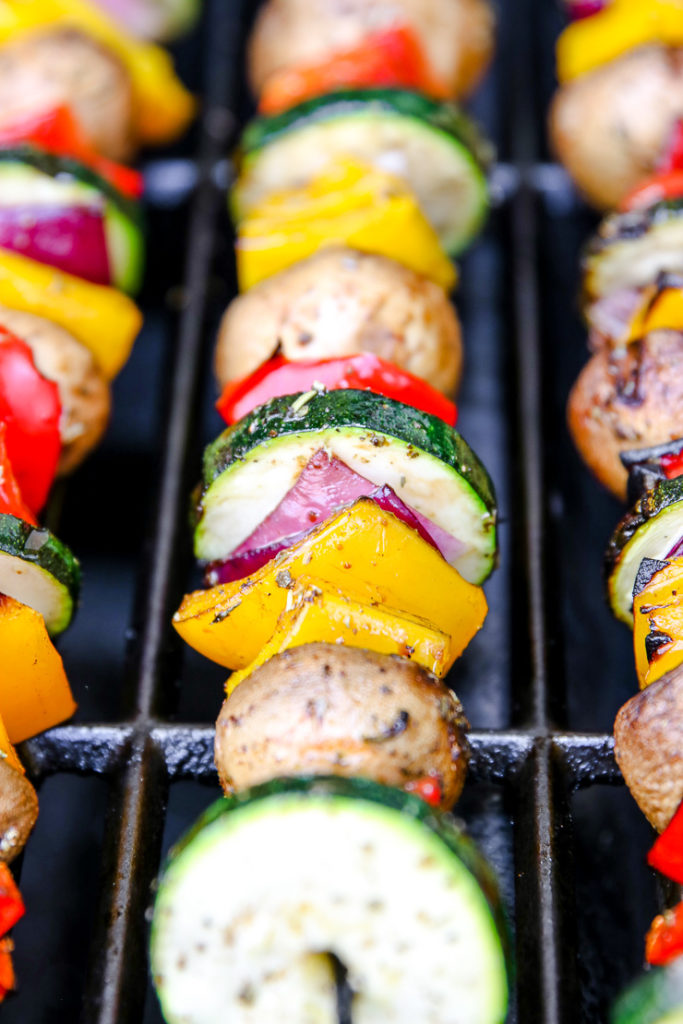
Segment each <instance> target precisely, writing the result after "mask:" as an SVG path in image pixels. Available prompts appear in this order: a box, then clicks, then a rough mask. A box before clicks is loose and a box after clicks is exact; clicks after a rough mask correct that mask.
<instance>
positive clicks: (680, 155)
mask: <svg viewBox="0 0 683 1024" xmlns="http://www.w3.org/2000/svg"><path fill="white" fill-rule="evenodd" d="M657 171H658V172H659V173H660V174H670V173H671V172H672V171H683V120H681V119H679V120H678V121H676V122H675V123H674V126H673V128H672V129H671V135H670V136H669V143H668V145H667V147H666V152H665V153H664V156H663V157H662V159H661V160H660V162H659V166H658V167H657Z"/></svg>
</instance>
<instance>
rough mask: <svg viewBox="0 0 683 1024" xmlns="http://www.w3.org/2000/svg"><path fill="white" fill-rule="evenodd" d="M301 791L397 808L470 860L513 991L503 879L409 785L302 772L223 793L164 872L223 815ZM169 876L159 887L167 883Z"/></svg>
mask: <svg viewBox="0 0 683 1024" xmlns="http://www.w3.org/2000/svg"><path fill="white" fill-rule="evenodd" d="M299 794H300V795H301V797H302V799H305V798H306V797H307V796H318V797H324V798H326V799H329V800H330V801H333V800H334V799H335V798H342V799H357V800H361V801H364V802H366V803H368V802H369V803H376V804H380V805H381V806H383V807H389V808H392V809H393V810H395V811H398V812H399V813H401V814H404V815H406V817H408V818H412V819H416V820H417V821H419V822H421V823H422V824H423V825H424V826H425V827H426V828H428V829H429V830H430V831H432V832H434V833H436V835H437V836H438V838H439V839H440V840H441V842H442V843H444V845H445V846H446V847H447V848H448V850H450V852H451V853H453V854H454V855H455V856H456V857H457V858H458V859H459V860H461V861H462V863H463V864H464V865H465V867H466V868H467V870H468V871H469V873H470V874H471V875H472V876H473V877H474V879H475V880H476V882H477V884H478V885H479V887H480V889H481V891H482V893H483V894H484V897H485V899H486V902H487V904H488V907H489V910H490V912H491V915H492V917H493V921H494V925H495V927H496V931H497V932H498V936H499V938H500V941H501V945H502V948H503V954H504V959H505V964H506V969H507V980H508V986H509V990H510V991H511V990H512V987H513V984H514V966H513V956H512V939H511V934H510V926H509V924H508V920H507V916H506V913H505V909H504V906H503V903H502V900H501V897H500V893H499V890H498V883H497V881H496V877H495V874H494V872H493V870H492V868H491V867H490V866H489V865H488V863H487V861H485V860H484V858H483V857H482V855H481V854H480V853H479V851H478V849H477V847H476V846H475V845H474V843H473V842H472V840H471V839H470V838H469V836H467V835H465V833H464V832H463V831H462V830H461V829H460V828H459V826H458V824H457V823H456V819H455V818H454V817H453V815H451V814H450V813H443V812H441V811H438V810H435V809H434V808H431V807H430V806H429V805H428V804H427V803H425V801H424V800H421V799H420V798H419V797H417V796H414V795H413V794H411V793H406V792H405V791H404V790H400V789H393V788H391V787H389V786H382V785H380V783H378V782H373V781H371V780H370V779H362V778H342V777H341V776H336V775H322V776H320V775H319V776H305V775H303V776H297V777H296V778H286V779H275V780H274V781H272V782H265V783H263V784H262V785H260V786H253V787H252V788H251V789H246V790H243V791H242V792H240V793H236V794H234V795H232V796H229V797H222V798H221V799H219V800H216V801H215V802H214V803H213V804H211V805H210V806H209V807H208V808H207V809H206V811H204V813H203V814H202V815H201V816H200V818H199V819H198V821H197V822H196V823H195V824H194V825H193V826H192V828H191V829H190V830H189V832H187V833H186V834H185V835H184V836H183V837H182V838H181V839H180V841H179V842H178V843H176V845H175V846H174V847H173V848H172V849H171V850H170V852H169V854H168V858H167V861H166V865H165V868H164V873H165V872H166V871H168V869H169V868H170V867H171V865H172V864H173V862H174V861H175V860H176V858H177V857H178V856H179V855H180V854H181V853H183V851H184V850H186V849H187V848H188V847H189V846H190V845H191V844H192V842H193V841H194V840H195V839H196V838H197V836H198V835H199V834H200V833H201V832H202V831H203V830H204V829H205V828H207V827H208V826H210V825H212V824H213V823H214V822H215V821H217V820H218V819H219V818H222V817H223V816H224V815H226V814H230V813H231V812H233V811H235V810H238V809H239V808H242V807H246V806H249V805H253V804H257V803H258V802H260V801H261V800H264V799H267V798H268V797H278V796H282V797H289V796H292V795H299ZM163 882H164V878H163V875H162V877H161V880H160V882H159V887H161V886H162V885H163Z"/></svg>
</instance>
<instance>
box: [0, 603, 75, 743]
mask: <svg viewBox="0 0 683 1024" xmlns="http://www.w3.org/2000/svg"><path fill="white" fill-rule="evenodd" d="M0 652H1V653H0V714H1V715H2V719H3V721H4V723H5V727H6V730H7V736H8V738H9V740H10V741H11V742H12V743H21V742H22V740H27V739H28V738H29V737H30V736H35V735H36V733H39V732H43V730H44V729H50V728H51V727H52V726H53V725H58V724H59V722H63V721H64V720H65V719H66V718H70V717H71V716H72V715H73V713H74V711H75V710H76V703H75V701H74V699H73V696H72V694H71V687H70V686H69V681H68V679H67V678H66V673H65V672H64V666H63V665H62V659H61V658H60V656H59V654H58V653H57V651H56V650H55V648H54V646H53V644H52V641H51V640H50V637H49V636H48V634H47V630H46V628H45V622H44V620H43V617H42V615H40V614H39V613H38V612H36V611H34V610H33V608H29V607H28V606H27V605H25V604H20V603H19V601H15V600H14V599H13V598H11V597H4V596H0Z"/></svg>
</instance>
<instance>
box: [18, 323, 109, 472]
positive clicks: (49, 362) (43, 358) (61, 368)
mask: <svg viewBox="0 0 683 1024" xmlns="http://www.w3.org/2000/svg"><path fill="white" fill-rule="evenodd" d="M0 325H2V326H3V327H6V328H7V330H8V331H10V332H11V333H12V334H14V335H16V336H17V337H18V338H21V340H22V341H25V342H26V344H27V345H28V346H29V348H30V349H31V352H32V353H33V360H34V362H35V364H36V368H37V369H38V372H39V373H41V374H42V375H43V377H46V378H47V379H48V380H52V381H54V382H55V383H56V384H57V386H58V388H59V398H60V401H61V404H62V416H61V420H60V424H59V429H60V434H61V440H62V452H61V455H60V459H59V466H58V473H59V475H60V476H64V475H65V474H67V473H71V472H72V471H73V470H74V469H75V468H76V466H78V465H79V464H80V463H81V462H82V461H83V459H84V458H85V457H86V455H87V454H88V452H90V450H91V449H92V448H93V447H94V446H95V445H96V444H97V442H98V441H99V440H100V438H101V437H102V435H103V433H104V431H105V430H106V427H107V423H108V421H109V413H110V409H111V395H110V389H109V384H108V382H107V380H106V379H105V377H104V376H103V375H102V373H101V371H100V370H99V368H98V366H97V364H96V363H95V360H94V358H93V356H92V354H91V353H90V352H89V351H88V349H87V348H86V347H85V346H84V345H81V343H80V342H79V341H76V339H75V338H74V337H72V335H71V334H69V332H68V331H65V330H64V328H63V327H60V326H58V325H57V324H53V323H52V322H51V321H50V320H45V319H44V318H43V317H40V316H34V315H33V313H24V312H22V311H21V310H16V309H9V308H8V307H7V306H0ZM0 343H1V340H0Z"/></svg>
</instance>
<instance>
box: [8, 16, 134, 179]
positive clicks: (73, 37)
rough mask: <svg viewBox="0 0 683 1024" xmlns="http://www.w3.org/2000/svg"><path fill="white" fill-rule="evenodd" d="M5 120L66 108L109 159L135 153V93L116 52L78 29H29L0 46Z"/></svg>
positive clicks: (124, 158)
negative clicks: (30, 111) (28, 112)
mask: <svg viewBox="0 0 683 1024" xmlns="http://www.w3.org/2000/svg"><path fill="white" fill-rule="evenodd" d="M0 106H1V109H2V118H3V119H7V118H9V119H11V116H12V114H14V113H18V112H21V113H25V112H26V111H27V110H44V109H46V108H48V107H56V106H67V107H70V108H71V110H72V111H73V113H74V114H75V115H76V118H77V120H78V122H79V124H80V126H81V128H82V129H83V131H84V133H85V134H86V135H87V137H88V139H89V140H90V142H91V143H92V144H93V146H94V147H95V149H97V150H99V152H100V153H102V154H103V155H104V156H107V157H109V158H110V159H111V160H119V161H126V160H129V159H130V158H131V157H132V156H133V155H134V153H135V149H136V146H135V139H134V138H133V127H132V126H133V93H132V87H131V82H130V77H129V75H128V72H127V71H126V69H125V68H124V66H123V64H122V63H121V62H120V61H119V59H118V58H117V57H116V56H115V55H114V54H113V53H110V52H109V51H108V50H106V49H105V48H104V47H103V46H101V45H100V44H99V43H97V42H95V41H94V40H92V39H91V38H90V37H88V36H87V35H85V34H83V33H82V32H79V31H77V30H76V29H71V28H57V29H53V30H47V31H42V32H31V33H30V34H28V35H25V36H21V37H20V38H19V39H17V40H16V41H15V42H11V43H8V44H7V45H4V46H3V47H2V48H1V49H0Z"/></svg>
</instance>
